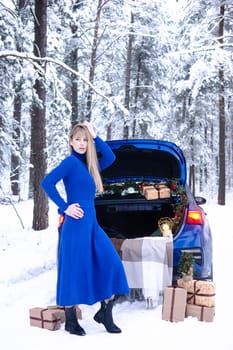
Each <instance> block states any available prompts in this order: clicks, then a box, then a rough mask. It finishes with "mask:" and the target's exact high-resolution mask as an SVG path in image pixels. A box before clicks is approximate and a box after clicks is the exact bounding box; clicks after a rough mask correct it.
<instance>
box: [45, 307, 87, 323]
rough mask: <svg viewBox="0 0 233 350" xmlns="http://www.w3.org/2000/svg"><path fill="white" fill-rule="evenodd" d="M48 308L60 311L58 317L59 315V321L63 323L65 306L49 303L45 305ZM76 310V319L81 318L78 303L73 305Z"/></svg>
mask: <svg viewBox="0 0 233 350" xmlns="http://www.w3.org/2000/svg"><path fill="white" fill-rule="evenodd" d="M47 308H48V309H50V310H53V311H56V312H60V317H61V323H64V322H65V320H66V314H65V307H64V306H59V305H49V306H47ZM75 310H76V316H77V319H79V320H81V319H82V310H81V309H80V307H79V306H78V305H76V306H75Z"/></svg>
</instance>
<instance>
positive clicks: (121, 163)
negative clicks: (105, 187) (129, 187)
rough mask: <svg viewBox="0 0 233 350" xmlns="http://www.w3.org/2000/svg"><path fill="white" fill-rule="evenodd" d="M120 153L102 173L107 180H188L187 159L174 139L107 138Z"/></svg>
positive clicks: (116, 153) (112, 147)
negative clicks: (171, 140)
mask: <svg viewBox="0 0 233 350" xmlns="http://www.w3.org/2000/svg"><path fill="white" fill-rule="evenodd" d="M107 144H108V145H109V146H110V147H111V149H112V150H113V152H114V153H115V155H116V160H115V162H114V163H113V164H112V165H111V166H110V167H109V168H107V169H105V170H104V171H103V172H102V177H103V180H104V181H113V180H114V181H116V179H119V180H125V179H134V180H140V179H142V180H149V179H158V180H159V181H167V180H171V179H176V180H178V181H179V182H180V183H181V184H183V185H184V184H185V183H186V176H187V175H186V171H187V170H186V160H185V157H184V154H183V152H182V150H181V149H180V148H179V147H178V146H177V145H176V144H175V143H173V142H170V141H164V140H154V139H121V140H111V141H107Z"/></svg>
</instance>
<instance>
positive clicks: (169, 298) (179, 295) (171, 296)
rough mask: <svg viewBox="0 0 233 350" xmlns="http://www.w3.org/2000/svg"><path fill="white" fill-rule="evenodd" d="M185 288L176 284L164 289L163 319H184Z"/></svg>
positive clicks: (176, 320)
mask: <svg viewBox="0 0 233 350" xmlns="http://www.w3.org/2000/svg"><path fill="white" fill-rule="evenodd" d="M186 301H187V290H186V289H185V288H181V287H177V286H169V287H166V288H165V289H164V297H163V308H162V319H163V320H165V321H171V322H178V321H184V318H185V309H186Z"/></svg>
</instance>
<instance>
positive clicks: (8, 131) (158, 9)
mask: <svg viewBox="0 0 233 350" xmlns="http://www.w3.org/2000/svg"><path fill="white" fill-rule="evenodd" d="M0 72H1V73H0V74H1V80H0V162H1V167H0V202H1V203H9V201H12V200H19V201H22V200H27V199H28V198H33V200H34V219H33V228H34V229H35V230H41V229H44V228H46V227H47V226H48V215H47V212H48V202H47V201H48V200H47V199H46V195H45V193H44V192H43V190H42V189H41V186H40V183H41V180H42V178H43V177H44V175H45V173H46V172H47V171H48V170H49V169H51V168H52V167H54V166H55V165H57V164H58V162H59V161H60V160H61V159H62V158H64V156H66V155H67V152H68V134H69V131H70V128H71V126H72V125H73V124H74V123H76V122H82V121H84V120H89V121H91V122H92V123H93V125H94V127H95V128H96V130H97V131H98V134H99V135H100V136H101V137H102V138H103V139H105V140H111V139H122V138H126V139H127V138H147V139H148V138H154V139H163V140H169V141H172V142H175V143H176V144H177V145H178V146H180V147H181V149H182V150H183V152H184V154H185V157H186V161H187V169H188V180H189V182H190V184H192V189H193V191H195V193H196V194H200V193H201V194H204V195H206V196H208V197H211V198H215V201H216V203H218V204H220V205H225V203H226V193H232V189H233V138H232V135H233V117H232V116H233V93H232V86H233V4H232V1H230V0H226V1H221V0H211V1H210V0H34V1H33V0H2V1H0Z"/></svg>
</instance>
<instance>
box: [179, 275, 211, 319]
mask: <svg viewBox="0 0 233 350" xmlns="http://www.w3.org/2000/svg"><path fill="white" fill-rule="evenodd" d="M177 285H178V286H179V287H183V288H185V289H186V290H187V305H186V312H185V316H186V317H188V316H192V317H197V319H198V320H199V321H206V322H212V321H213V319H214V314H215V283H214V282H213V281H201V280H191V281H185V280H183V279H182V278H180V279H178V280H177Z"/></svg>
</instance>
